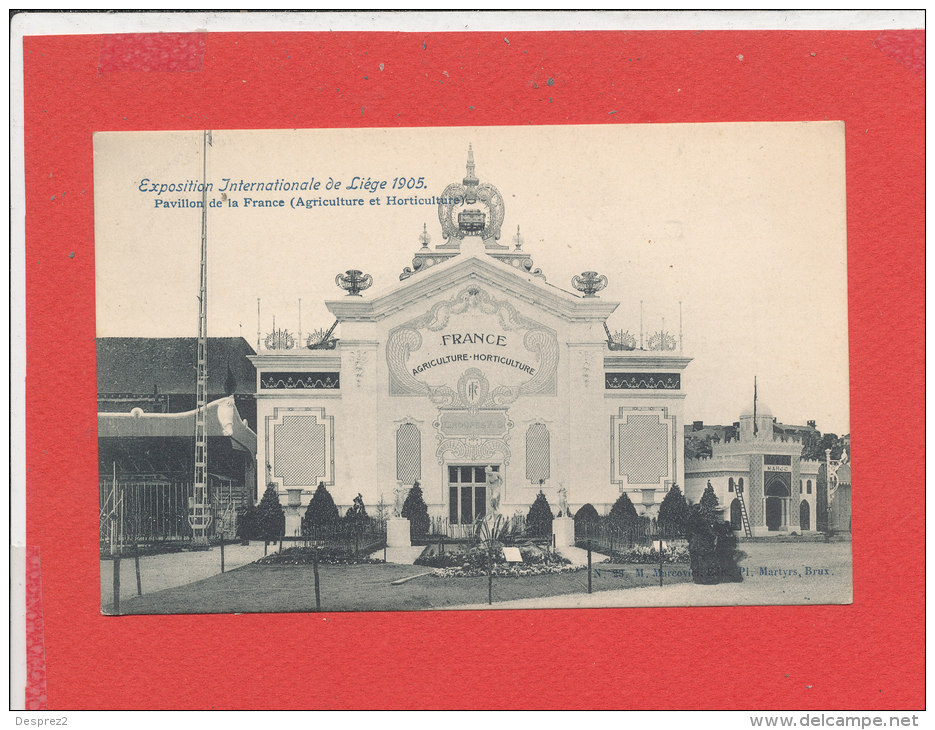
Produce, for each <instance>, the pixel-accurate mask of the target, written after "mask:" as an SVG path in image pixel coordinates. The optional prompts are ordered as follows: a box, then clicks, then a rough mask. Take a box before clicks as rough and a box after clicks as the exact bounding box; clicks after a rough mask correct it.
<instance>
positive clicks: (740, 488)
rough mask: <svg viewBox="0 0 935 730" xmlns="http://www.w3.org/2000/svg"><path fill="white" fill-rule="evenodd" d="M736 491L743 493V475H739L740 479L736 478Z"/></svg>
mask: <svg viewBox="0 0 935 730" xmlns="http://www.w3.org/2000/svg"><path fill="white" fill-rule="evenodd" d="M737 491H738V492H739V493H740V494H743V477H740V479H738V480H737Z"/></svg>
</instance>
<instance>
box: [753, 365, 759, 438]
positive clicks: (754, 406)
mask: <svg viewBox="0 0 935 730" xmlns="http://www.w3.org/2000/svg"><path fill="white" fill-rule="evenodd" d="M757 430H758V429H757V427H756V375H754V376H753V435H754V436H756V433H757Z"/></svg>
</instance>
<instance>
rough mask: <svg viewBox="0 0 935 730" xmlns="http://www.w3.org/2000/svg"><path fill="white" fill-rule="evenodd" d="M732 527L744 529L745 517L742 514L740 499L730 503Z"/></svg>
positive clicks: (733, 528)
mask: <svg viewBox="0 0 935 730" xmlns="http://www.w3.org/2000/svg"><path fill="white" fill-rule="evenodd" d="M730 529H732V530H742V529H743V519H742V518H741V515H740V500H739V499H734V500H732V501H731V503H730Z"/></svg>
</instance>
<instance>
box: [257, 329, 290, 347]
mask: <svg viewBox="0 0 935 730" xmlns="http://www.w3.org/2000/svg"><path fill="white" fill-rule="evenodd" d="M263 344H264V345H265V346H266V349H267V350H291V349H292V348H293V347H295V338H294V337H293V336H292V333H291V332H290V331H289V330H287V329H274V330H273V331H272V332H270V333H269V334H268V335H266V339H264V340H263Z"/></svg>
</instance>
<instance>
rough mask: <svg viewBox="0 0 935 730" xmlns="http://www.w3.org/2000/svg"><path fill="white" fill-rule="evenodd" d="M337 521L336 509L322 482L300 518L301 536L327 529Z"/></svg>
mask: <svg viewBox="0 0 935 730" xmlns="http://www.w3.org/2000/svg"><path fill="white" fill-rule="evenodd" d="M337 521H338V508H337V506H336V505H335V503H334V499H332V497H331V493H330V492H329V491H328V488H327V487H326V486H325V483H324V482H319V483H318V489H316V490H315V494H313V495H312V500H311V501H310V502H309V503H308V507H306V508H305V516H304V517H303V518H302V534H303V535H308V534H310V533H311V532H312V530H314V529H319V528H322V527H328V526H330V525H334V524H336V523H337Z"/></svg>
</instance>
